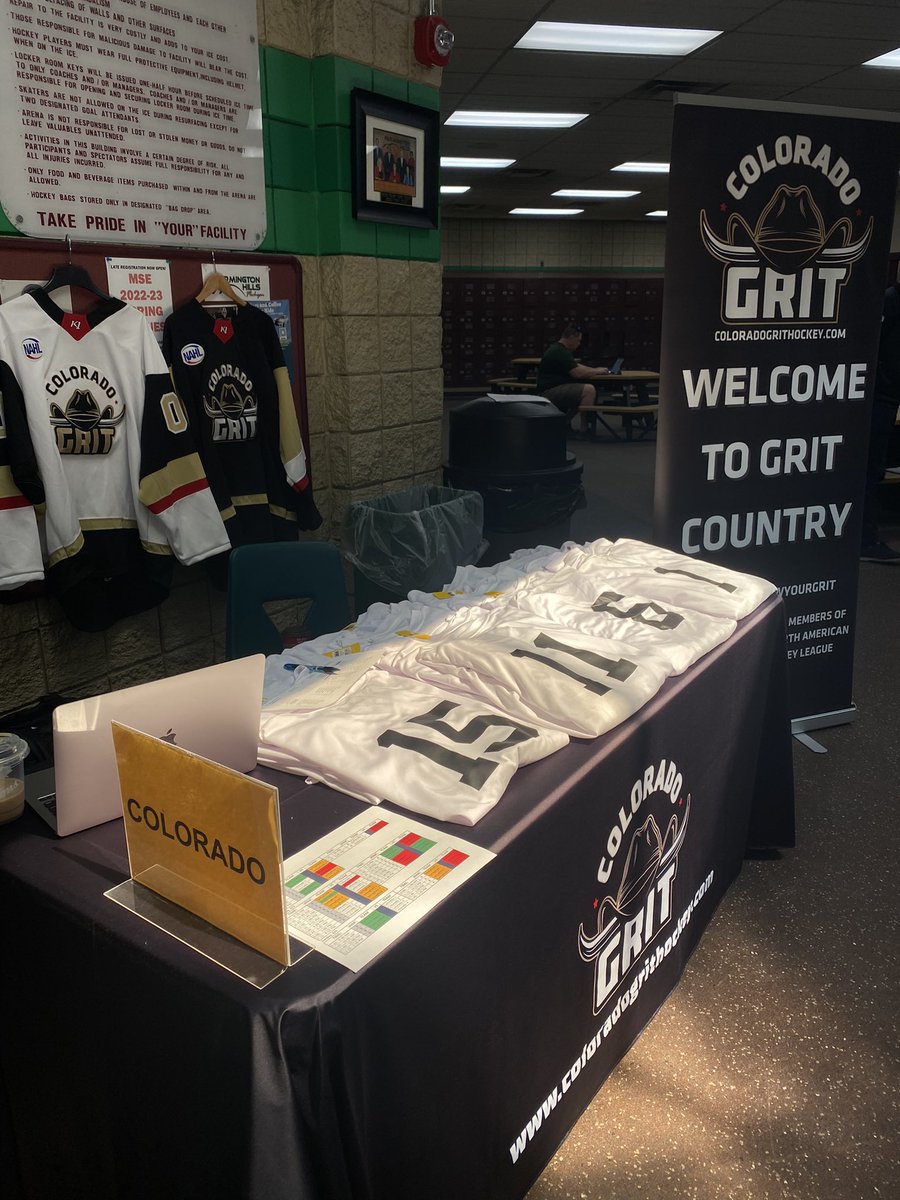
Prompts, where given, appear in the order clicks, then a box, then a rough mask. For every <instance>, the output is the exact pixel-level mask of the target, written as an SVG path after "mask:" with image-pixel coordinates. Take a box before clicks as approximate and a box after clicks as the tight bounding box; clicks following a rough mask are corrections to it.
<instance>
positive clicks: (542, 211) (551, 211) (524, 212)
mask: <svg viewBox="0 0 900 1200" xmlns="http://www.w3.org/2000/svg"><path fill="white" fill-rule="evenodd" d="M509 212H510V216H513V217H575V216H577V215H578V213H583V212H584V209H583V208H511V209H510V210H509Z"/></svg>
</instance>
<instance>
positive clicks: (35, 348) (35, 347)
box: [22, 337, 44, 362]
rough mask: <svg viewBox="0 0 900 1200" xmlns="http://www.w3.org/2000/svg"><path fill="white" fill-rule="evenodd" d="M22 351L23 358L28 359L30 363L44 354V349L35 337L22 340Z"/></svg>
mask: <svg viewBox="0 0 900 1200" xmlns="http://www.w3.org/2000/svg"><path fill="white" fill-rule="evenodd" d="M22 350H23V352H24V354H25V357H26V358H30V359H31V360H32V362H36V361H37V360H38V359H39V358H41V357H42V356H43V353H44V347H43V346H42V345H41V343H40V342H39V341H38V339H37V338H35V337H30V338H24V339H23V341H22Z"/></svg>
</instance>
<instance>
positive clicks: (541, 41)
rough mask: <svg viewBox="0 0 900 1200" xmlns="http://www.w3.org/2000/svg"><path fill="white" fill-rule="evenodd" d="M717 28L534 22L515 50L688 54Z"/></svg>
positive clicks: (714, 34)
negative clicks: (665, 27) (658, 27)
mask: <svg viewBox="0 0 900 1200" xmlns="http://www.w3.org/2000/svg"><path fill="white" fill-rule="evenodd" d="M721 32H722V30H721V29H653V28H650V27H648V26H646V27H645V26H642V25H582V24H573V23H571V22H568V21H535V23H534V24H533V25H532V27H531V28H530V29H529V30H528V32H527V33H526V34H525V36H524V37H521V38H520V39H519V40H518V41H517V42H516V44H515V47H514V49H516V50H566V51H569V52H573V53H579V54H634V55H648V54H651V55H652V54H659V55H671V56H674V57H677V58H681V57H683V56H684V55H685V54H690V53H691V51H693V50H696V49H697V48H698V47H699V46H705V45H706V43H707V42H711V41H712V39H713V38H715V37H718V36H719V34H720V33H721Z"/></svg>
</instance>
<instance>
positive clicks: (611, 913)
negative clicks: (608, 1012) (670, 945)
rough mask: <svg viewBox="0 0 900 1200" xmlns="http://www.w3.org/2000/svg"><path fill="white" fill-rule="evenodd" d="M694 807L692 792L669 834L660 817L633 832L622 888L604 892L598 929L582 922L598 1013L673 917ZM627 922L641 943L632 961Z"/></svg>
mask: <svg viewBox="0 0 900 1200" xmlns="http://www.w3.org/2000/svg"><path fill="white" fill-rule="evenodd" d="M690 811H691V798H690V796H687V798H686V800H685V806H684V812H683V813H682V814H681V817H680V819H679V815H678V814H677V813H673V814H672V816H671V817H670V819H669V823H668V825H667V826H666V832H665V834H664V835H663V834H662V833H661V832H660V828H659V825H658V824H657V822H656V818H655V817H654V816H653V815H650V816H648V817H647V819H646V821H644V823H643V824H642V825H641V826H640V828H639V829H637V830H635V832H634V834H633V835H632V838H631V843H630V845H629V847H628V854H627V856H626V858H625V865H624V867H623V869H622V878H621V880H620V882H619V887H618V890H617V891H616V893H615V895H607V896H604V898H603V900H602V902H601V903H600V905H599V907H598V909H597V927H596V930H595V931H591V932H588V930H586V929H585V927H584V925H583V924H582V925H581V926H580V928H579V931H578V953H579V954H580V956H581V958H582V959H583V960H584V961H585V962H594V963H596V970H595V975H596V982H595V988H594V995H595V1003H594V1011H595V1012H600V1010H601V1009H602V1008H603V1006H604V1004H605V1003H606V1001H607V1000H609V999H610V997H611V996H612V994H613V991H614V989H615V987H616V986H617V984H618V983H619V982H620V980H621V979H624V977H625V976H626V975H627V974H628V972H629V971H630V970H631V968H632V967H633V966H634V964H635V962H636V961H638V959H639V958H640V955H641V953H643V950H644V949H646V948H647V946H649V944H650V943H651V941H653V939H654V938H655V937H656V935H657V934H658V933H659V931H660V929H662V928H663V927H664V926H665V924H666V923H667V922H668V920H669V918H670V917H671V912H672V906H671V898H672V882H673V880H674V878H675V873H676V871H677V868H678V853H679V851H680V850H681V847H682V845H683V843H684V836H685V833H686V831H687V825H688V819H689V817H690ZM626 925H627V926H628V928H629V944H630V945H632V946H634V945H636V944H640V947H641V949H640V952H639V953H636V954H634V956H633V957H632V958H631V959H630V961H627V962H626V961H625V960H624V958H623V956H622V951H621V945H622V940H623V929H624V928H625V926H626Z"/></svg>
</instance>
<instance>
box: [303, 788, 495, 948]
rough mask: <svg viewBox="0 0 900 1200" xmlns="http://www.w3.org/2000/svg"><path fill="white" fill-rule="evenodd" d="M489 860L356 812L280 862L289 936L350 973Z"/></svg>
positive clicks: (468, 848)
mask: <svg viewBox="0 0 900 1200" xmlns="http://www.w3.org/2000/svg"><path fill="white" fill-rule="evenodd" d="M493 857H494V855H493V854H492V853H491V852H490V851H489V850H483V849H482V848H481V847H480V846H474V845H471V844H470V843H468V842H465V841H463V840H462V839H461V838H459V837H457V836H456V835H455V834H452V835H447V834H444V833H442V832H440V830H437V829H431V828H430V827H428V826H426V825H424V824H422V823H421V822H418V821H416V822H415V823H411V822H410V820H409V818H408V817H400V816H394V815H393V814H391V813H388V814H384V815H381V816H379V817H377V818H375V819H374V820H373V818H372V815H371V812H370V811H364V812H361V813H359V815H358V816H357V817H354V818H353V820H351V821H348V822H346V823H345V824H344V825H342V826H341V827H340V828H339V829H335V830H334V831H333V832H332V833H331V834H329V835H327V836H326V837H324V838H320V839H319V841H318V842H316V843H314V844H313V845H312V846H308V847H307V848H306V849H305V850H302V851H300V853H299V854H294V855H292V856H291V857H290V858H289V859H288V860H287V861H286V862H285V864H284V895H285V908H286V910H287V919H288V928H289V930H290V932H291V935H292V936H293V937H295V938H299V939H300V940H301V941H303V942H305V943H306V944H307V945H308V946H311V947H312V948H313V949H315V950H319V951H320V952H321V953H322V954H325V955H327V956H328V957H329V958H333V959H334V960H335V961H337V962H339V963H342V964H343V965H344V966H346V967H349V968H350V969H351V970H353V971H358V970H359V969H360V967H362V966H364V965H365V964H366V963H368V962H370V961H371V960H372V959H373V958H374V957H375V956H376V955H378V954H380V953H381V951H382V950H384V949H386V948H387V946H389V945H390V944H391V942H392V941H394V939H395V938H396V937H397V936H398V935H399V934H401V933H403V932H405V931H406V930H408V929H410V928H411V927H412V926H413V925H415V924H416V923H417V922H418V921H420V920H421V919H422V918H423V917H424V916H426V915H427V913H429V912H430V911H431V910H432V909H433V908H435V907H436V905H438V904H440V903H441V901H442V900H444V899H446V898H447V896H449V895H450V893H451V892H453V891H454V890H455V889H456V888H457V887H459V886H460V885H461V884H462V883H464V882H465V881H466V880H467V879H470V878H471V877H472V875H473V874H474V873H475V872H476V871H478V870H480V869H481V867H483V866H485V865H486V864H487V863H488V862H490V860H491V859H492V858H493Z"/></svg>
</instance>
